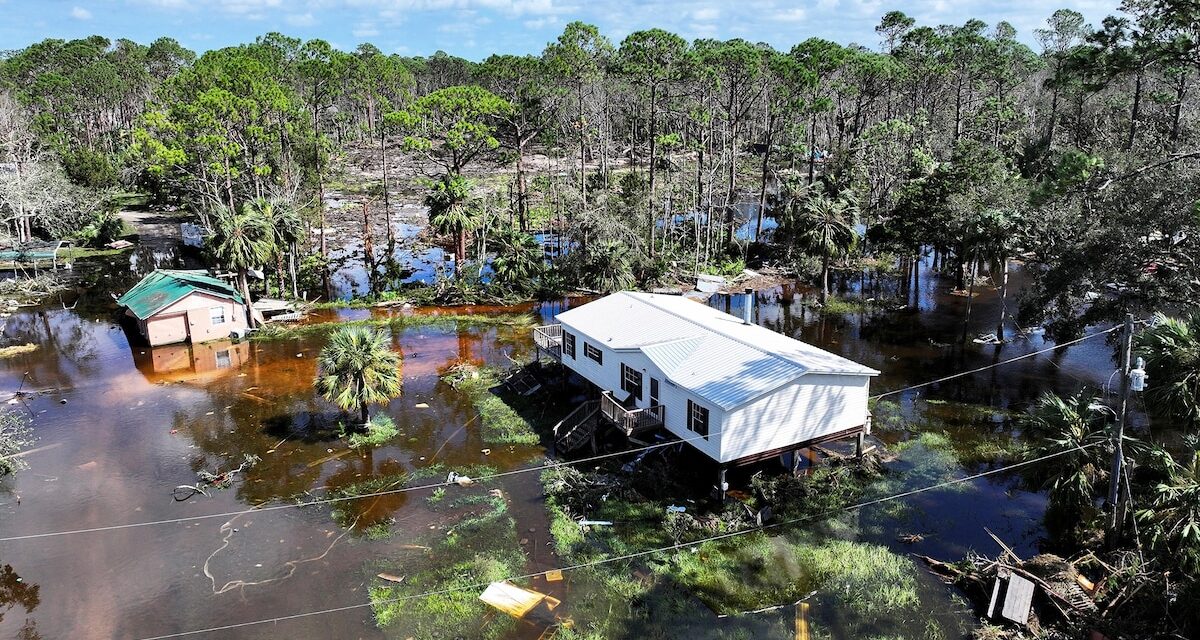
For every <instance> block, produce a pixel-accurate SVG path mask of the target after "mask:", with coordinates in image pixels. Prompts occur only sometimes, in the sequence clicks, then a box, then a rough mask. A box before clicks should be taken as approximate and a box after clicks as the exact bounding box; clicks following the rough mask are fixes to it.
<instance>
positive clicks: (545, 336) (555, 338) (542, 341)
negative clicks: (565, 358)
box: [533, 324, 562, 360]
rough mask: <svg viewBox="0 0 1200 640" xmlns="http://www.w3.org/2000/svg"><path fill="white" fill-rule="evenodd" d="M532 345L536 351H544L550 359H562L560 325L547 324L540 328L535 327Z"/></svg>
mask: <svg viewBox="0 0 1200 640" xmlns="http://www.w3.org/2000/svg"><path fill="white" fill-rule="evenodd" d="M533 343H534V344H535V345H537V348H538V349H541V350H542V351H545V352H546V353H547V354H548V355H550V356H551V357H552V358H555V359H557V360H561V359H562V325H561V324H548V325H545V326H542V327H535V328H534V330H533Z"/></svg>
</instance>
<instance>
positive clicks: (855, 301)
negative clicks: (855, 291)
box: [821, 296, 870, 315]
mask: <svg viewBox="0 0 1200 640" xmlns="http://www.w3.org/2000/svg"><path fill="white" fill-rule="evenodd" d="M869 307H870V305H869V304H867V301H866V300H861V299H859V298H843V297H840V296H829V297H828V298H826V299H825V306H824V307H823V308H822V309H821V312H822V313H830V314H834V315H845V314H848V313H862V312H863V311H866V310H867V309H868V308H869Z"/></svg>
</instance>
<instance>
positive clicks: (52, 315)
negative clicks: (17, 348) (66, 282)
mask: <svg viewBox="0 0 1200 640" xmlns="http://www.w3.org/2000/svg"><path fill="white" fill-rule="evenodd" d="M108 327H109V325H104V324H97V323H89V322H87V321H86V320H85V319H84V318H82V317H80V316H79V315H77V314H75V313H74V312H72V311H70V310H65V309H64V310H57V311H56V310H46V309H43V310H40V311H34V312H29V313H19V314H16V315H14V316H12V317H10V318H9V319H8V322H7V323H6V325H5V328H4V338H5V339H6V340H8V341H11V342H13V343H17V344H21V343H33V344H37V345H41V346H42V347H47V346H49V347H51V348H50V349H45V351H46V352H47V353H45V354H40V355H39V354H34V356H32V357H33V358H35V359H36V360H37V364H38V365H39V366H38V367H36V368H33V369H32V370H31V371H30V375H31V376H32V380H33V382H34V384H37V385H54V386H59V387H68V386H72V385H73V380H74V377H75V376H74V375H73V374H74V373H76V372H72V371H69V370H68V368H67V367H66V366H65V362H64V361H66V362H70V363H71V364H73V365H74V366H75V368H76V369H77V373H79V374H81V375H80V377H83V378H86V377H89V376H91V375H94V374H97V373H98V372H99V367H98V364H99V361H98V358H96V354H97V345H98V342H97V340H96V336H95V332H96V331H101V330H107V328H108Z"/></svg>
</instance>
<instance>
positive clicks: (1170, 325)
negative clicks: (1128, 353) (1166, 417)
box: [1136, 313, 1200, 426]
mask: <svg viewBox="0 0 1200 640" xmlns="http://www.w3.org/2000/svg"><path fill="white" fill-rule="evenodd" d="M1136 351H1137V355H1139V356H1141V357H1143V358H1145V359H1146V373H1147V374H1148V375H1149V378H1150V382H1149V384H1148V385H1147V388H1146V400H1147V401H1148V404H1149V405H1150V406H1151V408H1153V409H1154V410H1156V411H1158V412H1159V413H1163V414H1170V415H1175V416H1178V417H1179V418H1180V419H1182V420H1184V421H1185V422H1186V423H1188V424H1190V425H1192V426H1195V425H1197V424H1200V313H1194V314H1192V315H1190V316H1188V317H1187V318H1168V317H1166V316H1164V315H1161V314H1159V315H1158V316H1157V317H1156V322H1155V323H1154V326H1152V327H1150V328H1148V329H1146V330H1145V331H1143V332H1142V333H1141V334H1139V335H1138V336H1137V346H1136Z"/></svg>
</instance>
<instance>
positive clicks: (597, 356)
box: [583, 342, 604, 364]
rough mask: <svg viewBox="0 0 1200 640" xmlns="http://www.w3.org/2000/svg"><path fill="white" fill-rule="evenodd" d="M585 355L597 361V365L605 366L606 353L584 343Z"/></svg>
mask: <svg viewBox="0 0 1200 640" xmlns="http://www.w3.org/2000/svg"><path fill="white" fill-rule="evenodd" d="M583 355H585V356H587V357H589V358H591V359H592V360H595V361H596V364H604V353H602V352H601V351H600V350H599V349H597V348H596V347H593V346H592V345H590V344H588V343H586V342H585V343H583Z"/></svg>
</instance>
